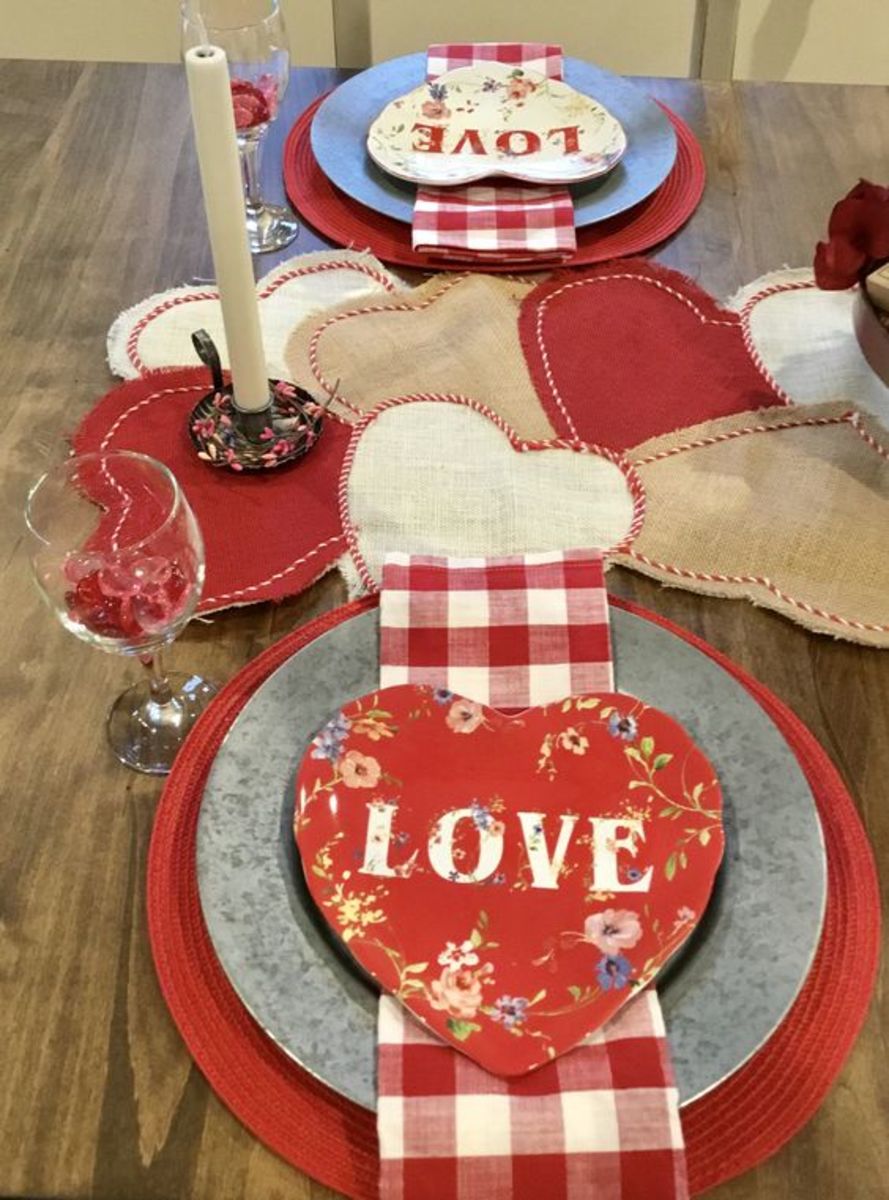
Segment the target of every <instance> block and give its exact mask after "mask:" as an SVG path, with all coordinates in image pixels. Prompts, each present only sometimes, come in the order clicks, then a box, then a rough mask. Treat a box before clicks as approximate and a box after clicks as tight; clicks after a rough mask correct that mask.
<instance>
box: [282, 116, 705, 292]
mask: <svg viewBox="0 0 889 1200" xmlns="http://www.w3.org/2000/svg"><path fill="white" fill-rule="evenodd" d="M323 99H324V97H323V96H322V97H320V98H319V99H318V100H316V101H315V103H314V104H311V105H310V106H309V107H308V108H307V109H306V110H305V112H303V113H302V114H301V116H300V117H299V119H298V120H297V122H296V124H295V125H294V126H293V128H292V129H291V131H290V133H289V134H288V135H287V141H286V142H285V144H284V187H285V189H286V191H287V196H288V199H289V200H290V203H291V204H292V205H293V207H294V208H295V209H297V210H298V211H299V213H300V214H301V215H302V216H303V217H304V218H305V219H306V220H307V221H308V222H309V223H310V224H311V225H313V226H314V227H315V229H317V230H318V232H319V233H321V234H323V235H324V236H325V237H328V238H331V239H332V240H333V241H334V242H336V243H337V244H338V245H340V246H360V247H362V248H365V247H366V248H367V249H369V250H371V251H372V252H373V253H374V254H375V255H376V256H377V258H379V259H382V261H383V262H387V263H395V264H397V265H398V266H404V267H421V268H423V269H425V270H427V271H429V270H438V271H445V270H449V269H453V268H449V266H448V264H446V263H441V262H435V261H430V259H429V258H428V257H427V256H426V255H424V254H417V253H415V251H414V250H413V248H412V247H411V227H410V225H408V224H406V223H405V222H403V221H396V220H394V219H393V218H392V217H385V216H383V215H382V214H381V213H377V212H374V210H373V209H371V208H367V207H366V206H365V205H363V204H359V203H358V202H357V201H356V200H352V199H351V198H350V197H349V196H347V195H346V194H345V193H344V192H341V191H340V190H339V188H337V187H336V186H335V185H334V184H332V183H331V182H330V180H329V179H328V178H327V176H326V175H325V174H324V172H323V171H322V170H321V168H320V167H319V166H318V162H317V159H316V158H315V155H314V154H313V152H312V139H311V131H312V118H313V117H314V115H315V112H316V111H317V109H318V106H319V105H320V104H321V101H322V100H323ZM661 107H662V108H663V109H664V111H665V112H666V114H667V116H668V117H669V118H670V120H671V121H672V122H673V127H674V129H675V130H676V138H677V154H676V163H675V165H674V167H673V170H672V171H671V172H670V174H669V175H668V176H667V178H666V180H665V181H664V183H663V184H662V185H661V186H660V187H659V188H658V189H657V191H656V192H654V193H653V194H652V195H651V196H649V197H648V199H647V200H643V201H642V202H641V203H640V204H637V205H635V207H633V208H631V209H630V210H629V211H628V212H626V213H621V214H620V215H619V216H616V217H610V218H609V219H608V220H607V221H599V222H598V223H597V224H595V225H587V226H585V227H584V228H583V229H578V231H577V252H576V254H575V255H574V257H573V258H571V259H570V260H569V261H568V262H567V263H566V264H565V265H566V266H569V267H580V266H585V265H588V264H590V263H597V262H605V261H607V260H608V259H610V258H619V257H621V256H623V255H626V254H641V253H642V251H643V250H650V249H651V247H652V246H656V245H657V244H658V243H659V242H662V241H664V239H665V238H668V237H669V236H670V234H672V233H675V232H676V230H677V229H679V228H680V226H681V225H684V224H685V222H686V221H687V220H688V218H689V217H690V216H691V214H692V213H693V212H694V210H695V209H696V208H697V206H698V203H699V201H700V199H701V195H702V193H703V191H704V182H705V175H706V173H705V170H704V156H703V154H702V153H701V147H700V145H699V144H698V140H697V138H696V137H695V135H694V134H693V133H692V131H691V130H690V129H689V127H688V126H687V125H686V124H685V122H684V121H683V120H681V118H679V117H677V116H676V114H675V113H674V112H671V111H670V110H669V109H668V108H666V107H665V106H664V105H661ZM463 269H465V267H464V268H463ZM521 269H522V272H523V273H527V272H528V270H529V269H530V268H529V267H528V266H527V264H524V263H523V264H522V268H521ZM540 269H541V270H551V269H552V264H550V265H549V266H547V267H541V268H540ZM484 270H485V271H488V272H502V273H510V272H515V270H516V267H515V266H510V265H509V264H505V263H499V264H498V263H491V264H488V263H486V264H485V265H484Z"/></svg>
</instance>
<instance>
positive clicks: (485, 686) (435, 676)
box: [380, 550, 612, 710]
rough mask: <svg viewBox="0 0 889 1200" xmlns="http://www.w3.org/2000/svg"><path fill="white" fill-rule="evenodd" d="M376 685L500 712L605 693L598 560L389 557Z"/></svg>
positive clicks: (603, 604) (607, 665)
mask: <svg viewBox="0 0 889 1200" xmlns="http://www.w3.org/2000/svg"><path fill="white" fill-rule="evenodd" d="M380 683H381V684H382V685H383V687H391V686H394V685H395V684H399V683H426V684H431V685H433V686H434V687H443V688H447V690H448V691H450V692H456V693H457V695H459V696H468V697H469V698H470V699H472V700H478V701H481V702H482V703H484V704H487V705H489V706H490V707H492V708H500V709H507V710H511V709H522V708H529V707H530V706H531V705H534V704H546V703H547V702H548V701H550V700H561V699H562V698H563V697H565V696H571V695H579V694H582V693H584V692H607V691H610V690H611V685H612V670H611V641H610V636H609V630H608V598H607V595H606V592H605V578H604V571H603V566H602V556H601V554H600V553H599V552H598V551H596V550H557V551H555V552H551V553H545V554H514V555H510V556H508V557H505V558H439V557H435V556H432V555H423V554H388V555H387V556H386V560H385V562H384V564H383V588H382V592H381V595H380Z"/></svg>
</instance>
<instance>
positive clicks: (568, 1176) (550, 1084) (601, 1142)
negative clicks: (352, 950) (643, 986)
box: [377, 989, 688, 1200]
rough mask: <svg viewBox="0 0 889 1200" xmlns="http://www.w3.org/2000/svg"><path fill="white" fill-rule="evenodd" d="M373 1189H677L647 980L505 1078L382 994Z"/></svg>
mask: <svg viewBox="0 0 889 1200" xmlns="http://www.w3.org/2000/svg"><path fill="white" fill-rule="evenodd" d="M377 1036H378V1041H379V1048H378V1051H377V1086H378V1101H377V1104H378V1108H377V1130H378V1133H379V1138H380V1200H685V1197H687V1196H688V1185H687V1182H686V1174H685V1155H684V1153H683V1141H682V1127H681V1125H680V1123H679V1104H678V1100H677V1094H676V1089H675V1087H674V1086H673V1072H672V1066H671V1064H670V1053H669V1048H668V1046H667V1042H666V1036H665V1032H664V1022H663V1017H662V1016H661V1007H660V1004H659V1003H658V998H657V993H656V992H654V991H652V990H651V989H649V990H648V991H645V992H643V993H642V994H641V995H639V996H637V997H636V998H635V999H634V1000H632V1001H630V1003H629V1004H628V1005H627V1006H626V1008H624V1009H622V1010H621V1012H620V1013H619V1014H618V1016H617V1017H615V1018H614V1020H612V1021H609V1022H608V1024H607V1025H605V1026H603V1028H602V1029H599V1030H597V1031H596V1032H595V1033H594V1034H591V1035H590V1036H589V1037H588V1038H587V1039H586V1041H584V1042H583V1043H582V1044H581V1045H579V1046H576V1047H575V1048H574V1049H573V1050H571V1051H569V1052H568V1053H567V1054H563V1055H562V1056H561V1058H557V1059H556V1060H555V1062H552V1063H547V1064H546V1065H545V1066H542V1067H539V1068H538V1069H537V1070H536V1071H531V1072H529V1074H527V1075H521V1076H517V1077H513V1078H510V1079H501V1078H499V1077H498V1076H496V1075H491V1074H490V1073H489V1072H488V1071H485V1070H484V1069H483V1068H482V1067H479V1066H477V1065H476V1064H475V1063H474V1062H472V1061H471V1060H470V1059H468V1058H466V1056H465V1055H463V1054H461V1053H460V1052H459V1051H458V1050H453V1049H452V1048H451V1047H450V1046H447V1045H445V1043H444V1042H441V1041H439V1039H438V1038H436V1037H434V1036H433V1035H432V1034H431V1033H427V1031H426V1030H425V1029H424V1028H423V1027H422V1026H421V1025H420V1024H419V1022H418V1021H415V1020H414V1019H413V1017H411V1016H410V1014H409V1013H408V1012H406V1011H405V1009H404V1008H403V1007H402V1005H401V1004H399V1002H398V1001H397V1000H395V999H393V997H391V996H383V997H382V998H381V1000H380V1009H379V1019H378V1024H377Z"/></svg>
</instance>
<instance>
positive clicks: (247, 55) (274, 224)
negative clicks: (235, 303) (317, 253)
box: [182, 0, 299, 254]
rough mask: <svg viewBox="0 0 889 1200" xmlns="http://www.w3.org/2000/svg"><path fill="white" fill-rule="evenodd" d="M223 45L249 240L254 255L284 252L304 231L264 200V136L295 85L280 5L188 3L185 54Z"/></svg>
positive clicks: (274, 1)
mask: <svg viewBox="0 0 889 1200" xmlns="http://www.w3.org/2000/svg"><path fill="white" fill-rule="evenodd" d="M207 44H210V45H213V46H219V47H220V49H222V50H224V51H225V54H226V57H227V58H228V64H229V73H230V76H231V90H232V104H233V106H234V111H235V129H236V130H237V135H238V149H239V150H240V153H241V169H242V171H243V175H244V192H245V196H246V209H247V235H248V239H249V242H250V249H251V251H252V252H253V253H254V254H261V253H264V252H265V251H267V250H281V249H283V247H284V246H289V245H290V243H291V242H292V241H293V239H294V238H295V237H296V235H297V233H298V232H299V224H298V222H297V221H296V219H295V218H294V216H293V213H292V212H291V211H290V209H288V208H283V207H281V206H280V205H276V204H267V203H266V202H265V201H264V200H263V198H262V188H261V183H260V164H261V159H262V148H263V143H264V141H265V135H266V134H267V133H268V128H269V125H270V124H271V122H272V121H274V119H275V117H276V116H277V114H278V109H279V107H280V104H281V100H282V99H283V97H284V92H285V91H286V90H287V84H288V82H289V80H290V50H289V47H288V41H287V31H286V29H285V28H284V17H283V16H282V13H281V7H280V4H279V0H183V2H182V49H183V51H185V50H190V49H191V48H192V47H193V46H201V45H207Z"/></svg>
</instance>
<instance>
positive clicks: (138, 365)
mask: <svg viewBox="0 0 889 1200" xmlns="http://www.w3.org/2000/svg"><path fill="white" fill-rule="evenodd" d="M341 270H342V271H357V272H358V273H359V274H361V275H366V276H367V277H368V278H369V279H373V280H374V281H375V282H376V283H379V284H380V285H381V287H383V288H385V290H386V291H387V292H390V293H392V292H395V291H396V290H397V288H396V285H395V283H393V281H392V280H391V279H390V278H389V276H388V275H385V274H383V272H382V271H378V270H377V269H376V268H375V267H372V266H371V265H370V264H369V263H362V262H352V261H351V260H349V259H335V260H331V261H330V262H322V263H312V264H310V265H309V266H307V267H293V268H292V269H291V270H289V271H284V272H282V273H281V274H280V275H277V276H276V277H275V278H274V279H273V280H271V282H270V283H268V284H267V285H266V286H265V287H264V288H263V289H262V291H260V292H258V293H257V295H258V297H259V299H260V300H266V299H268V297H269V296H272V295H274V293H275V292H276V291H277V290H278V289H279V288H281V287H283V286H284V284H285V283H290V282H291V281H292V280H294V279H299V278H301V277H302V276H304V275H319V274H321V273H322V272H324V271H341ZM218 299H219V291H218V289H216V288H212V289H208V290H207V291H204V292H189V293H187V294H183V293H180V294H179V295H176V296H170V297H169V298H168V299H166V300H163V301H161V303H160V304H157V305H156V306H155V307H154V308H152V309H151V311H150V312H147V313H146V314H145V315H144V316H143V317H140V318H139V320H138V321H137V322H136V324H135V325H134V326H133V328H132V329H131V330H130V334H129V337H128V338H127V342H126V353H127V358H128V359H129V360H130V362H131V363H132V364H133V366H134V367H135V369H136V370H137V371H138V372H139V374H140V375H146V374H147V373H148V372H149V370H150V368H148V367H146V365H145V363H144V362H143V360H142V357H141V355H140V354H139V339H140V338H141V336H142V334H143V333H144V331H145V330H146V329H147V327H148V326H149V325H150V324H151V322H152V321H154V320H156V319H157V318H158V317H160V316H163V314H164V313H166V312H169V311H170V310H171V309H173V308H178V307H179V305H180V304H191V303H193V302H194V301H196V300H218Z"/></svg>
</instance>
